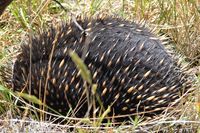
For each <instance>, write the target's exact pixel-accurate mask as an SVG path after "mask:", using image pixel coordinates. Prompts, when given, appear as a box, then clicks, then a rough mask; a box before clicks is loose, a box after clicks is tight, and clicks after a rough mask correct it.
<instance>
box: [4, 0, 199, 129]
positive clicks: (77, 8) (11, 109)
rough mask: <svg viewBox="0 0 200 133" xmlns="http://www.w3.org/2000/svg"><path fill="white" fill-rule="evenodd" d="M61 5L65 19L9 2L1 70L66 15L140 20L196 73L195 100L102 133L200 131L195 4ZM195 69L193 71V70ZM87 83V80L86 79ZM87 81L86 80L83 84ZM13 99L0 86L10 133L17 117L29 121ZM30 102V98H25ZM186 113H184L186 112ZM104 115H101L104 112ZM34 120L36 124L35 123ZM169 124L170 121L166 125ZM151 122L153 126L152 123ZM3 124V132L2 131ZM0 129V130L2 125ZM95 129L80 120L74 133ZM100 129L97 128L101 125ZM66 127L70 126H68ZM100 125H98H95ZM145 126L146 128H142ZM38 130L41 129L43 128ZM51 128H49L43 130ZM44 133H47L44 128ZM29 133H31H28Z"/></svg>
mask: <svg viewBox="0 0 200 133" xmlns="http://www.w3.org/2000/svg"><path fill="white" fill-rule="evenodd" d="M59 2H61V4H62V5H63V6H64V7H65V8H66V9H67V13H66V12H65V11H64V10H63V9H61V8H60V6H59V5H58V4H57V3H56V2H54V1H51V0H46V1H45V0H43V1H38V0H32V1H31V3H30V2H29V1H28V0H17V1H14V2H13V3H12V4H11V5H10V6H9V7H8V8H7V10H6V11H5V12H4V14H3V15H2V16H1V17H0V67H1V66H3V65H5V63H6V62H7V61H8V60H9V59H10V58H11V57H12V56H15V55H16V54H17V50H16V49H17V48H18V47H19V46H20V44H22V43H23V41H25V40H26V38H27V36H28V35H30V34H32V33H33V32H36V31H38V30H39V29H45V28H48V26H49V25H52V24H55V23H58V22H60V21H63V20H64V21H68V20H69V19H70V17H71V15H80V14H81V15H83V16H86V15H95V14H98V13H101V12H104V13H105V12H106V13H108V14H111V15H119V16H121V17H123V18H127V19H129V20H144V21H146V22H147V23H148V25H149V27H151V28H156V29H157V30H158V31H159V32H158V34H161V35H163V34H164V35H165V36H167V37H168V38H169V39H168V41H169V42H170V45H171V46H172V47H174V48H175V51H176V52H177V53H178V54H180V55H181V57H179V58H183V59H182V60H184V61H185V62H187V63H188V64H189V65H188V68H189V69H190V72H192V73H196V80H197V83H195V85H196V86H197V87H196V88H197V89H196V90H195V92H197V93H195V94H194V95H191V96H190V97H189V100H188V101H187V102H186V104H184V105H181V104H180V106H178V107H177V109H176V110H179V111H181V114H179V115H177V114H176V113H174V114H176V115H172V116H170V117H166V118H162V119H160V120H156V119H154V120H151V121H148V122H145V121H143V122H141V121H140V119H139V118H136V119H134V120H132V124H131V125H130V126H125V125H123V124H122V125H121V126H120V127H111V126H110V125H109V124H110V123H108V125H107V126H106V127H105V128H104V129H105V130H106V131H108V132H120V131H133V130H135V131H137V130H138V127H140V128H141V129H142V130H147V131H149V130H151V131H152V132H156V131H158V130H160V128H161V129H162V128H163V127H165V128H164V129H166V130H169V131H170V130H171V132H173V131H174V130H177V129H178V127H181V128H180V129H179V131H181V130H184V128H185V129H188V130H189V129H191V130H198V131H200V130H199V128H198V125H199V122H200V121H199V115H200V111H199V108H200V105H199V102H200V97H199V95H198V94H199V91H200V90H199V89H198V88H199V86H200V83H199V82H200V78H199V77H200V74H199V73H200V70H198V68H199V69H200V67H199V66H200V36H199V35H200V25H199V23H200V2H199V1H197V0H168V1H166V0H142V1H141V0H108V1H107V0H91V1H89V0H77V1H67V0H60V1H59ZM194 68H195V69H197V71H195V70H194ZM86 78H87V76H86ZM87 80H89V79H87ZM11 94H13V93H12V92H11V91H10V90H9V89H7V88H5V87H4V84H3V83H1V84H0V113H1V114H2V115H1V117H2V119H1V121H0V123H1V124H2V122H5V123H3V125H4V128H8V129H10V130H11V131H14V127H13V130H12V127H10V124H11V123H15V125H19V126H20V127H21V128H22V127H23V126H22V125H23V124H21V122H20V120H16V121H9V120H11V118H12V117H13V116H14V115H20V116H22V118H23V119H22V120H26V119H28V115H27V114H26V112H19V110H18V106H17V105H15V101H13V99H11ZM29 99H32V98H29ZM185 109H186V110H185ZM105 113H106V112H105ZM38 119H39V118H38ZM167 119H170V120H172V121H167ZM155 122H156V123H155ZM6 123H7V126H6V125H5V124H6ZM32 123H37V124H35V125H41V123H43V124H42V126H44V127H46V125H48V124H47V123H45V122H41V123H38V122H35V121H33V120H32V121H30V124H29V126H27V130H28V129H31V128H32V129H33V127H34V126H33V125H32ZM80 123H84V124H86V125H90V126H93V128H86V127H82V126H80ZM1 124H0V125H1ZM96 124H97V123H92V124H91V122H90V121H88V120H81V121H80V122H79V123H78V124H77V125H74V126H72V127H76V129H77V131H78V132H87V131H89V130H93V131H98V130H99V129H100V127H98V126H97V127H96ZM100 124H101V122H100ZM68 125H70V123H69V124H68ZM68 125H65V126H64V125H56V126H57V128H55V125H53V124H52V125H51V126H52V131H53V130H54V129H55V131H58V130H59V131H63V130H64V129H65V128H69V127H68ZM97 125H99V124H97ZM147 125H148V126H147ZM42 126H41V127H42ZM48 126H50V125H48ZM44 127H43V129H46V128H44ZM29 131H30V132H31V130H29Z"/></svg>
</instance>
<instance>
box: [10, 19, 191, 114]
mask: <svg viewBox="0 0 200 133" xmlns="http://www.w3.org/2000/svg"><path fill="white" fill-rule="evenodd" d="M77 22H78V24H79V25H80V26H81V27H82V28H83V30H84V31H85V32H83V30H80V27H79V25H77V24H75V23H74V22H73V21H72V22H69V23H63V24H61V25H59V26H57V27H53V28H50V29H49V30H48V31H43V32H41V33H39V35H37V36H33V37H32V38H31V40H29V41H28V42H27V43H25V44H23V45H22V46H21V52H20V53H19V55H17V58H16V61H15V63H14V66H13V74H12V79H11V85H12V88H13V90H14V91H20V92H21V91H22V90H24V91H25V92H28V90H29V89H31V94H32V95H35V96H37V97H40V99H43V96H44V92H45V91H44V90H45V83H46V81H47V86H46V89H47V90H46V94H45V95H46V101H45V103H46V104H47V105H48V106H50V107H51V108H53V109H55V110H57V111H58V112H60V113H61V114H64V115H66V114H67V113H68V111H69V109H70V108H71V109H72V111H73V114H75V116H76V117H84V115H85V114H86V112H87V111H88V108H89V107H88V104H87V96H86V95H87V93H85V89H86V87H85V84H84V83H85V81H84V80H83V79H82V77H81V75H80V72H79V70H78V69H77V68H76V64H75V63H74V62H73V61H72V60H71V57H70V56H69V50H73V51H75V52H76V53H77V54H78V55H79V56H80V57H82V56H84V57H83V59H84V63H85V64H86V66H87V67H88V69H89V70H90V72H91V74H92V82H93V83H96V84H97V89H96V93H95V95H97V96H98V97H99V99H100V101H101V102H98V100H97V98H95V100H96V107H95V108H96V111H97V112H100V110H101V107H103V108H104V111H105V110H106V109H107V108H108V107H109V106H110V107H111V111H110V113H108V115H109V116H119V115H129V114H134V113H137V112H146V115H152V114H154V113H155V112H158V111H162V110H164V108H166V107H168V106H169V105H170V104H171V103H173V102H175V101H176V100H177V99H179V97H180V94H183V93H184V92H185V91H187V90H188V89H189V87H188V85H187V83H188V81H187V78H185V74H184V73H183V72H181V69H180V68H179V67H178V66H177V65H176V63H175V61H174V60H173V58H172V57H171V56H170V55H169V54H168V53H167V52H166V50H165V48H164V45H163V44H162V41H161V40H160V39H159V38H157V37H156V36H155V35H154V34H153V33H151V31H149V30H148V28H145V26H143V25H140V24H136V23H134V22H130V21H127V20H123V19H120V18H116V17H109V16H104V17H96V18H84V19H80V18H79V19H77ZM30 50H31V52H30ZM30 64H31V65H30ZM47 75H48V76H47ZM29 77H30V78H29ZM47 77H48V78H47ZM30 80H31V81H30ZM30 87H31V88H30ZM87 88H88V90H87V91H88V92H89V96H91V93H92V90H91V87H87ZM101 104H102V105H101ZM100 105H101V106H100ZM92 111H94V109H93V107H92V109H91V112H90V114H91V117H92ZM102 112H103V111H102ZM97 114H98V113H97Z"/></svg>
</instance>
